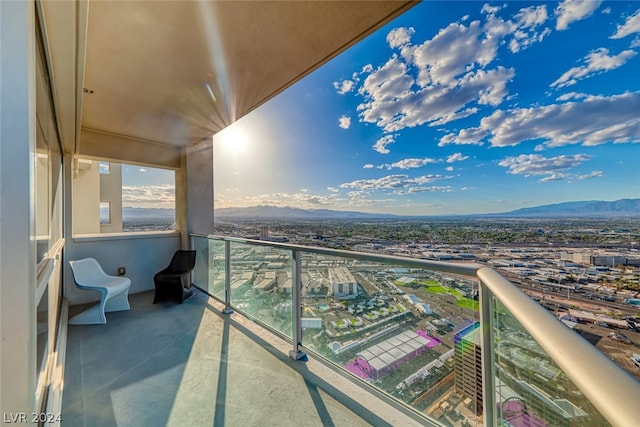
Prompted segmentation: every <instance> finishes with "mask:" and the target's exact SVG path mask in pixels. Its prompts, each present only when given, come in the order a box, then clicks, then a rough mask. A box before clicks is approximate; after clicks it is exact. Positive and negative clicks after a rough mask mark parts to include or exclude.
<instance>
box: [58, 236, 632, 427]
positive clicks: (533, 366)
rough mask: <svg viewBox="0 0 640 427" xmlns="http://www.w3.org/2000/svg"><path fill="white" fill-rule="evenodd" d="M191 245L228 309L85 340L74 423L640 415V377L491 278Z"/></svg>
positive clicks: (83, 331)
mask: <svg viewBox="0 0 640 427" xmlns="http://www.w3.org/2000/svg"><path fill="white" fill-rule="evenodd" d="M191 244H192V247H193V248H194V249H196V250H197V251H198V256H197V262H196V269H195V270H194V274H193V283H194V284H195V285H196V286H197V287H198V288H200V289H201V290H202V291H204V292H206V293H208V294H210V295H211V296H212V297H213V298H208V297H207V296H206V294H204V293H196V296H195V297H193V298H191V299H189V300H187V302H185V304H183V305H182V306H180V305H171V304H167V305H163V304H161V305H152V304H150V301H151V299H152V296H151V295H150V294H149V293H141V294H136V295H134V296H132V311H131V312H125V313H113V314H110V318H109V323H108V324H107V325H106V327H100V328H103V329H101V330H100V333H95V332H96V331H95V330H94V328H95V327H71V328H70V329H69V345H68V348H69V350H68V351H67V352H68V354H67V362H66V363H67V368H66V372H67V374H66V380H65V395H64V403H63V419H64V420H65V425H67V424H68V425H81V424H85V425H91V424H92V425H127V424H131V425H159V424H160V425H162V424H165V425H183V424H184V423H185V422H187V420H189V421H188V422H192V423H194V424H195V425H210V424H211V423H213V425H265V423H266V424H278V425H283V424H285V425H286V424H287V423H291V424H292V425H293V424H296V425H299V423H300V420H305V422H306V423H308V424H309V425H369V424H372V425H446V426H464V425H499V424H500V423H502V424H503V425H541V426H543V425H547V426H561V425H567V426H574V425H581V426H582V425H631V424H632V423H633V420H634V419H635V406H634V405H635V402H636V399H637V396H639V395H640V385H639V384H638V382H637V381H636V380H635V379H633V378H631V377H630V376H629V375H627V374H626V373H625V372H624V371H622V370H621V369H620V368H618V367H617V366H616V365H615V364H613V363H612V362H611V361H610V360H608V359H607V358H606V357H605V356H604V355H602V354H601V353H600V352H599V351H597V350H596V349H595V348H593V347H592V346H591V345H590V344H588V343H587V342H586V341H585V340H583V339H582V338H581V337H579V336H578V335H577V334H575V333H574V332H573V331H571V330H569V329H568V328H566V327H565V326H564V325H563V324H562V323H560V322H558V321H557V320H556V319H555V318H553V317H552V316H551V315H550V314H548V313H547V312H546V311H545V310H544V309H542V308H541V307H539V306H538V305H537V304H536V303H535V302H533V301H532V300H530V299H529V298H528V297H526V296H525V295H524V294H522V293H521V292H520V291H519V290H518V289H517V288H515V287H514V286H513V285H512V284H511V283H510V282H508V281H507V280H505V279H504V278H502V276H500V275H499V274H497V273H496V272H495V271H493V270H491V269H488V268H482V266H479V265H477V264H467V263H465V264H453V263H442V262H429V261H424V260H417V259H410V258H401V257H389V256H380V255H373V254H362V253H356V252H347V251H338V250H331V249H325V248H317V247H305V246H296V245H288V244H278V243H268V242H262V241H250V240H244V239H236V238H223V237H215V236H202V235H193V236H192V242H191ZM297 308H299V309H297ZM232 311H235V312H236V314H229V313H231V312H232ZM124 331H126V332H124ZM123 349H126V351H123ZM578 361H579V363H576V362H578ZM336 373H337V374H339V375H336ZM614 385H615V386H614ZM293 407H295V410H292V408H293ZM292 413H293V414H295V416H294V417H292V416H291V414H292ZM264 414H269V419H268V420H266V421H265V419H264ZM269 420H273V422H270V421H269ZM505 423H508V424H505ZM527 423H528V424H527ZM630 423H631V424H630Z"/></svg>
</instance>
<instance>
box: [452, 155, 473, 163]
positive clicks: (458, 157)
mask: <svg viewBox="0 0 640 427" xmlns="http://www.w3.org/2000/svg"><path fill="white" fill-rule="evenodd" d="M468 158H469V156H465V155H463V154H462V153H453V154H452V155H450V156H449V157H447V163H453V162H461V161H463V160H467V159H468Z"/></svg>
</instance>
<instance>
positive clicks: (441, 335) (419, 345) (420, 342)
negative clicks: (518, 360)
mask: <svg viewBox="0 0 640 427" xmlns="http://www.w3.org/2000/svg"><path fill="white" fill-rule="evenodd" d="M301 280H302V301H303V307H302V318H303V319H302V327H303V340H302V341H303V344H304V345H305V346H306V347H307V348H309V349H310V350H312V351H314V352H316V353H319V354H321V355H323V356H324V357H326V358H328V359H329V360H331V361H333V362H335V363H337V364H338V365H340V366H342V367H344V369H346V370H347V371H349V372H351V373H352V374H354V375H356V376H358V377H360V378H361V379H363V380H365V381H367V382H369V383H371V384H373V385H375V386H376V387H378V388H380V389H382V390H383V391H384V392H386V393H388V394H390V395H393V396H394V397H396V398H397V399H399V400H401V401H403V402H405V403H406V404H408V405H410V406H413V407H414V408H416V409H417V410H419V411H421V412H423V413H424V414H425V415H427V416H429V417H430V418H433V419H436V420H437V421H438V422H439V423H441V424H443V425H451V426H454V425H455V426H462V425H477V424H478V423H480V422H481V416H480V415H479V414H478V413H476V410H475V406H474V403H475V402H474V400H473V399H471V398H470V397H469V396H468V395H465V394H464V393H463V390H462V389H461V388H460V387H459V384H458V381H457V378H458V375H466V374H467V373H466V371H464V370H459V369H458V364H457V363H455V361H456V359H457V358H458V357H459V354H458V351H457V348H456V346H455V336H456V332H457V331H460V330H463V329H464V328H466V327H468V326H469V325H473V324H474V322H475V321H476V319H477V318H478V312H477V310H478V301H476V300H474V299H473V298H474V295H477V285H476V284H475V283H474V282H472V281H468V280H465V279H460V278H454V277H449V276H444V275H441V274H439V273H435V272H431V271H427V270H421V269H407V268H403V267H400V266H393V265H387V264H380V263H373V262H369V261H359V260H353V259H349V258H341V257H331V256H325V255H318V254H311V253H304V254H303V256H302V275H301ZM471 375H472V376H475V371H474V372H473V373H472V374H471Z"/></svg>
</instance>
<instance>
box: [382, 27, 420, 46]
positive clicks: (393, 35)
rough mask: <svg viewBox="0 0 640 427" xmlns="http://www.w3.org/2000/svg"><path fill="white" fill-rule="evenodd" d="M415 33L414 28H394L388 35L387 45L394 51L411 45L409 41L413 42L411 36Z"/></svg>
mask: <svg viewBox="0 0 640 427" xmlns="http://www.w3.org/2000/svg"><path fill="white" fill-rule="evenodd" d="M415 32H416V30H414V29H413V27H409V28H406V27H401V28H394V29H393V30H391V31H390V32H389V34H387V43H388V44H389V46H390V47H391V48H392V49H393V48H397V47H400V46H402V45H405V44H407V43H409V41H411V35H412V34H413V33H415Z"/></svg>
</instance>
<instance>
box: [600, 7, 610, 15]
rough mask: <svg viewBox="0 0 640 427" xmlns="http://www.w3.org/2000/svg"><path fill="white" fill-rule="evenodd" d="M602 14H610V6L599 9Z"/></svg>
mask: <svg viewBox="0 0 640 427" xmlns="http://www.w3.org/2000/svg"><path fill="white" fill-rule="evenodd" d="M601 12H602V14H603V15H610V14H611V8H610V7H605V8H604V9H602V10H601Z"/></svg>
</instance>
